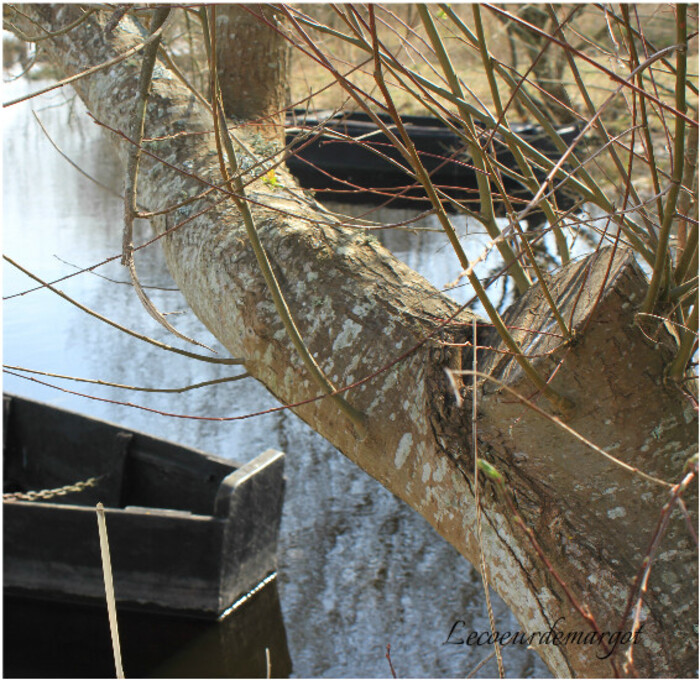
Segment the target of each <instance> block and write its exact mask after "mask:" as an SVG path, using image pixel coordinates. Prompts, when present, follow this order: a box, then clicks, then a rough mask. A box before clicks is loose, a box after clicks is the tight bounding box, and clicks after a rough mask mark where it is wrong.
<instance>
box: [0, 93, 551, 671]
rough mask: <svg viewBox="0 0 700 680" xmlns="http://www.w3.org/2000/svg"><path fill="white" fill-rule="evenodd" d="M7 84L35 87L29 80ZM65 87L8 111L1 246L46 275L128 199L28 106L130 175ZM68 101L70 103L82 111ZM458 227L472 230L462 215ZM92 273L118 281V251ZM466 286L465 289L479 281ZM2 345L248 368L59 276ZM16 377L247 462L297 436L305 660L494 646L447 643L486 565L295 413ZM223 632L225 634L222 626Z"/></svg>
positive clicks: (406, 659) (297, 559)
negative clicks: (203, 356)
mask: <svg viewBox="0 0 700 680" xmlns="http://www.w3.org/2000/svg"><path fill="white" fill-rule="evenodd" d="M36 86H37V84H33V85H32V88H35V87H36ZM12 87H14V88H18V89H20V88H26V85H25V84H23V82H22V81H18V82H17V83H15V84H13V85H12ZM8 90H9V88H8ZM16 94H21V92H15V91H11V92H6V94H5V98H6V99H7V98H10V97H11V96H15V95H16ZM62 101H65V95H64V94H60V93H59V94H55V93H54V94H52V95H47V96H44V97H42V98H39V99H37V100H33V101H31V102H28V103H26V104H21V105H19V106H17V107H13V108H12V109H10V111H9V115H7V116H6V120H5V127H4V145H3V160H4V168H5V172H4V179H3V182H4V186H3V195H4V201H3V224H4V249H5V252H6V253H7V254H8V255H10V256H11V257H14V258H16V259H17V260H18V261H19V262H20V263H22V264H25V265H29V266H30V268H31V269H32V270H34V271H36V272H37V273H38V274H39V275H41V276H42V277H44V278H45V279H51V278H55V277H58V276H62V275H65V274H67V273H70V272H71V271H72V269H71V267H70V266H69V265H66V264H65V263H63V262H61V261H59V260H57V259H56V258H55V257H54V255H58V256H60V257H61V258H62V259H63V260H67V261H69V262H73V263H75V264H77V265H79V266H86V265H91V264H94V263H96V262H99V261H101V260H103V259H105V258H107V257H110V256H112V255H115V254H117V253H118V251H119V248H120V241H121V235H120V229H121V227H120V220H121V210H122V206H121V203H120V201H119V200H117V199H114V198H113V197H111V196H109V195H108V194H106V193H105V192H104V191H102V190H100V189H98V188H97V187H95V185H93V184H92V183H91V182H89V181H88V180H86V179H85V178H83V177H81V176H80V175H79V174H78V173H76V172H75V171H74V170H73V169H72V168H70V167H69V166H68V165H67V164H66V162H65V160H63V159H62V158H61V157H60V156H59V155H58V154H57V153H56V152H55V151H54V150H53V149H52V148H51V146H50V144H49V143H48V142H47V141H46V140H45V138H44V137H43V135H42V133H41V131H40V130H39V129H38V126H37V125H36V124H35V122H34V121H33V119H32V117H31V114H30V111H29V109H30V105H31V106H34V107H35V108H39V109H41V108H43V109H44V110H42V111H41V112H40V115H41V117H42V120H43V121H44V123H45V124H46V126H47V128H48V129H49V131H50V132H51V133H52V135H54V136H55V138H56V140H57V141H58V142H59V143H60V145H61V147H62V148H63V149H64V151H66V152H67V153H68V154H69V155H70V156H71V157H72V158H73V159H75V160H76V161H79V163H80V165H81V166H82V167H83V168H84V169H86V170H87V171H88V172H90V173H91V174H93V175H95V176H96V177H97V178H98V179H100V180H101V181H103V182H107V183H110V184H111V185H112V186H115V187H119V185H120V183H121V180H120V179H119V177H120V173H119V171H118V170H117V169H116V168H117V164H116V161H115V157H114V154H113V153H112V152H111V150H110V147H109V144H108V142H107V140H106V139H105V137H104V136H103V133H102V132H100V131H99V130H97V129H96V128H95V126H94V125H93V124H92V123H91V122H90V121H89V120H87V119H86V118H85V117H84V116H82V115H81V113H80V111H81V110H82V109H81V107H80V105H79V104H78V103H75V104H71V105H64V106H61V107H56V108H48V109H47V108H45V107H46V105H47V104H58V103H61V102H62ZM70 106H73V108H74V112H73V114H72V115H71V114H70V108H69V107H70ZM357 209H358V206H355V207H354V210H357ZM405 215H406V213H404V212H403V211H402V212H401V213H399V214H395V215H381V219H383V220H387V221H392V222H393V221H397V220H398V221H400V220H402V219H405ZM375 217H376V215H375ZM422 226H423V227H429V228H432V226H434V225H432V223H427V224H423V225H422ZM458 229H459V230H460V233H462V234H464V235H465V236H466V231H467V225H466V223H462V224H460V225H458ZM142 237H143V238H145V232H144V233H143V234H142ZM384 237H386V240H387V243H389V244H390V245H391V246H392V247H394V248H395V249H396V251H397V254H398V255H399V256H401V257H403V258H405V259H406V261H407V262H408V264H409V265H410V266H412V267H414V268H415V269H417V270H418V271H420V272H421V273H422V274H423V275H425V276H426V277H427V278H429V279H430V280H432V281H433V282H434V283H435V284H436V285H437V286H443V285H445V284H446V283H448V282H449V281H451V280H453V279H454V278H456V276H457V274H458V273H459V268H458V265H457V264H456V258H455V257H454V255H453V254H452V253H451V252H449V251H448V250H447V248H446V247H445V245H444V239H441V238H439V237H438V236H437V235H435V234H432V233H430V232H419V233H418V235H417V236H414V235H410V234H407V233H401V232H399V233H398V235H389V234H386V235H383V238H384ZM480 238H483V237H481V236H479V235H474V234H471V235H470V239H469V242H470V243H471V244H472V245H473V244H474V243H475V242H476V241H475V239H480ZM392 239H393V241H392ZM479 250H480V247H479ZM486 266H488V263H487V265H486ZM138 268H139V272H140V274H141V277H142V280H143V283H145V284H149V285H158V286H166V287H171V286H172V285H173V284H172V281H171V280H170V277H169V275H168V273H167V270H166V269H165V266H164V262H163V258H162V256H161V255H160V251H159V250H158V249H157V248H150V249H148V250H147V251H146V252H145V253H143V254H141V255H139V259H138ZM98 271H99V273H101V274H104V275H105V276H109V277H111V278H115V279H119V280H125V273H124V271H123V268H121V267H120V266H119V265H118V264H115V263H113V264H110V265H107V266H105V267H101V268H100V269H99V270H98ZM32 285H33V284H32V282H31V281H30V280H29V279H27V277H26V276H24V275H21V274H18V273H17V272H16V271H15V270H13V269H12V268H11V267H7V266H5V268H4V295H8V294H12V293H15V292H18V291H21V290H24V289H26V288H28V287H31V286H32ZM60 287H61V288H62V289H63V290H65V291H66V292H67V293H69V294H70V295H72V296H74V297H76V298H77V299H79V300H80V301H81V302H83V303H84V304H87V305H88V306H90V307H93V308H95V309H96V310H97V311H100V312H101V313H103V314H105V315H107V316H110V317H111V318H114V319H115V320H117V321H119V322H120V323H123V324H125V325H127V326H129V327H131V328H135V329H138V330H140V331H142V332H145V333H147V334H150V335H152V336H153V337H156V338H158V339H160V340H162V341H164V342H167V343H169V344H176V343H177V339H176V338H173V337H172V336H169V335H168V334H167V332H166V331H165V330H164V329H162V328H161V327H160V326H158V325H157V324H156V323H155V322H153V321H152V320H151V319H150V317H148V316H147V314H146V313H145V312H144V311H143V310H142V309H141V306H140V304H139V303H138V302H137V300H136V298H135V296H134V295H133V292H132V291H131V290H130V289H129V288H128V287H127V286H122V285H118V284H115V283H112V282H109V281H106V280H104V279H102V278H98V277H97V276H94V275H91V274H83V275H81V276H78V277H75V278H73V279H70V280H69V281H66V282H65V283H63V284H61V286H60ZM151 293H152V298H153V301H154V303H155V304H156V306H157V307H158V308H159V309H161V310H164V311H183V312H184V313H183V314H178V315H177V316H173V317H169V318H170V320H171V321H172V323H173V324H175V325H176V326H177V328H178V329H180V330H181V331H182V332H184V333H186V334H187V335H190V336H192V337H196V338H197V339H198V340H200V341H202V342H205V343H206V344H211V345H213V346H215V347H216V348H218V349H219V350H220V351H221V352H222V353H224V355H225V350H223V348H221V347H220V345H219V344H218V343H217V342H216V340H215V339H213V338H212V337H211V335H210V334H209V333H208V332H207V331H206V329H205V328H204V327H203V326H202V325H201V324H200V323H199V321H198V320H197V319H196V318H195V317H194V315H193V314H192V313H191V312H189V311H188V310H187V306H186V304H185V302H184V300H183V298H182V296H181V295H180V294H179V293H176V292H175V293H174V292H167V291H155V290H154V291H151ZM456 295H464V298H466V296H467V295H468V292H467V291H466V290H465V291H463V292H461V293H456ZM4 354H5V356H4V360H5V363H9V364H16V365H20V366H25V367H27V368H32V369H37V370H44V371H51V372H54V373H63V374H68V375H78V376H83V377H90V378H100V379H103V380H109V381H113V382H118V383H126V384H135V385H145V386H169V387H173V386H179V385H186V384H189V383H192V382H198V381H203V380H211V379H215V378H219V377H223V376H226V375H231V374H234V373H236V372H237V371H238V369H236V368H235V367H234V368H231V367H221V366H216V365H212V364H204V363H198V362H193V361H189V360H187V359H185V358H183V357H180V356H177V355H174V354H165V353H163V352H160V351H159V350H157V349H156V348H154V347H152V346H150V345H147V344H144V343H142V342H139V341H138V340H135V339H133V338H129V337H127V336H125V335H123V334H122V333H119V332H118V331H116V330H114V329H112V328H109V327H108V326H105V325H104V324H101V323H100V322H98V321H96V320H94V319H91V318H89V317H87V316H85V315H84V314H83V313H82V312H80V311H78V310H77V309H75V308H74V307H71V306H69V305H68V304H67V303H65V302H64V301H62V300H59V299H57V298H56V297H55V296H53V295H52V294H51V293H50V292H48V291H42V292H37V293H32V294H30V295H27V296H24V297H21V298H16V299H13V300H9V301H7V302H6V303H5V305H4ZM42 379H43V378H42ZM48 381H49V382H52V383H58V382H59V381H57V380H55V379H48ZM61 384H62V385H67V386H68V388H69V389H75V390H77V391H81V390H82V391H87V392H89V393H90V394H93V395H98V396H100V397H103V398H105V399H117V400H130V401H133V402H134V403H138V404H142V405H147V406H148V407H149V408H153V409H157V410H164V411H168V412H176V413H189V414H198V415H212V416H229V415H238V414H244V413H249V412H252V411H258V410H262V409H265V408H270V407H272V406H276V405H277V403H276V402H275V400H274V399H273V398H272V397H271V396H270V395H269V394H268V392H267V391H266V390H265V388H264V387H262V386H261V385H259V384H258V383H256V382H254V381H252V380H245V381H243V382H239V383H233V384H224V385H218V386H215V387H211V388H207V389H205V390H196V391H192V392H186V393H184V394H182V395H172V394H170V395H162V394H161V395H143V394H137V393H125V392H123V391H120V390H117V389H114V388H107V387H95V386H89V387H88V388H85V387H84V386H81V385H79V384H75V383H68V384H67V383H61ZM5 389H6V390H7V391H11V392H16V393H18V394H21V395H23V396H27V397H31V398H35V399H40V400H43V401H47V402H50V403H53V404H55V405H60V406H62V407H64V408H70V409H73V410H78V411H81V412H83V413H87V414H90V415H94V416H97V417H101V418H104V419H106V420H111V421H116V422H119V423H121V424H123V425H124V426H126V427H129V428H133V429H138V430H142V431H145V432H148V433H150V434H154V435H157V436H162V437H165V438H167V439H171V440H173V441H178V442H181V443H183V444H185V445H188V446H194V447H197V448H200V449H203V450H206V451H209V452H211V453H214V454H216V455H220V456H223V457H226V458H233V459H237V460H239V461H241V462H245V461H246V460H249V459H251V458H252V457H254V456H255V455H257V454H258V453H259V452H260V451H262V450H264V449H266V448H269V447H273V448H279V449H282V450H284V451H285V452H287V454H288V458H287V467H286V474H287V477H288V484H287V495H286V502H285V506H284V512H283V518H282V528H281V536H280V542H279V556H278V561H279V573H278V587H279V599H280V607H281V611H282V616H283V619H284V624H285V627H286V639H287V645H288V649H289V656H290V657H291V661H292V666H293V672H294V674H295V675H297V676H301V677H386V676H387V675H388V673H389V669H388V665H387V662H386V659H385V650H386V644H387V643H391V646H392V659H393V662H394V665H395V667H396V670H397V672H398V673H399V675H400V676H404V677H405V676H412V677H426V676H427V677H442V676H449V677H456V676H463V675H464V674H466V673H467V672H469V670H470V669H472V668H473V667H474V666H475V665H476V664H477V663H478V662H479V661H480V660H481V659H482V658H484V657H485V656H487V655H488V654H489V653H490V650H489V649H486V648H484V647H480V648H468V649H464V648H462V647H452V646H450V645H444V644H443V643H444V640H445V638H446V636H447V633H448V632H449V628H450V626H451V624H452V622H453V621H454V620H455V619H461V620H464V621H465V622H466V625H467V627H468V628H470V629H473V630H479V631H481V630H487V629H488V618H487V615H486V611H485V608H484V604H483V593H482V586H481V584H480V579H479V576H478V574H477V573H476V572H475V571H474V570H473V569H472V567H471V566H470V565H469V564H468V563H467V562H466V561H465V560H464V559H463V558H462V557H461V556H460V555H459V554H458V553H457V552H456V551H455V550H454V549H453V548H452V547H450V546H449V545H447V544H446V543H445V542H444V541H442V539H440V538H439V537H438V536H437V535H436V534H435V533H434V532H433V530H432V529H431V528H430V527H429V525H428V524H427V523H426V522H425V521H424V520H423V519H422V518H421V517H419V516H418V515H417V514H416V513H414V512H413V511H412V510H410V509H409V508H408V507H406V506H405V505H403V504H402V503H401V502H399V501H398V500H397V499H396V498H395V497H394V496H393V495H392V494H390V493H389V492H388V491H386V490H385V489H384V488H383V487H381V486H380V485H379V484H378V483H377V482H375V481H374V480H373V479H371V478H369V477H368V476H367V475H366V474H365V473H364V472H362V471H361V470H359V469H358V468H356V467H355V466H354V465H352V464H351V463H350V462H349V461H347V460H346V459H345V458H344V457H343V456H342V455H340V454H339V453H338V452H337V451H336V450H335V449H334V448H333V447H331V446H330V445H329V444H328V443H327V442H326V441H325V440H323V439H322V438H321V437H320V436H318V435H317V434H316V433H315V432H313V431H312V430H310V429H309V428H308V427H307V426H306V425H305V424H304V423H302V422H301V421H300V420H298V419H297V418H296V417H295V416H293V415H291V414H289V413H288V412H285V411H282V412H278V413H275V414H271V415H267V416H264V417H259V418H255V419H251V420H245V421H239V422H229V423H214V422H210V421H203V420H182V419H172V418H165V417H163V416H159V415H155V414H153V413H148V412H145V411H140V410H136V409H131V408H127V407H124V406H117V405H114V404H109V403H104V402H96V401H91V400H87V399H84V398H81V397H78V396H73V395H69V394H65V393H61V392H57V391H55V390H52V389H50V388H47V387H43V386H41V385H39V384H36V383H31V382H27V381H25V380H21V379H19V378H15V377H12V376H10V377H6V379H5ZM494 601H495V603H494V609H495V615H496V620H497V622H498V625H499V629H501V630H513V631H514V630H517V629H518V624H517V622H516V621H515V620H514V619H513V617H512V615H511V614H510V612H509V611H508V609H507V608H506V607H505V605H504V604H503V603H502V602H501V601H500V600H499V599H498V598H494ZM27 617H28V618H29V619H30V621H31V620H32V617H33V618H34V622H35V624H38V619H39V614H38V613H35V614H31V613H27ZM58 618H59V619H60V615H58ZM269 625H270V626H274V625H276V624H274V623H270V624H269ZM5 630H6V631H7V630H8V627H7V626H6V627H5ZM220 633H221V635H224V636H226V635H227V633H226V632H225V631H224V630H223V629H222V631H221V632H220ZM216 635H219V633H217V634H216ZM103 643H106V644H107V652H105V654H107V660H108V662H111V653H110V652H109V649H108V644H109V638H108V633H107V632H106V630H105V632H104V639H103ZM154 644H155V646H156V647H157V648H158V649H165V648H167V649H168V650H170V652H171V653H172V651H173V648H175V647H177V648H180V646H181V643H180V642H179V641H178V640H176V639H174V638H173V639H171V640H169V639H168V637H167V635H164V638H162V639H160V640H159V641H158V642H157V643H154ZM209 644H210V643H206V644H204V643H203V646H200V647H197V648H192V649H191V650H190V651H187V652H185V651H184V650H182V651H181V652H180V653H179V654H178V657H177V660H176V661H172V662H171V663H170V665H167V666H164V667H163V668H164V669H170V670H169V671H168V670H163V672H164V673H165V672H172V673H178V672H182V669H183V668H185V667H187V669H188V673H192V674H193V675H195V676H200V677H202V676H205V675H206V674H207V673H208V672H209V671H207V669H206V664H207V663H208V661H207V659H208V651H207V650H208V649H209V647H208V645H209ZM6 649H9V647H8V646H7V645H6ZM256 653H257V652H256ZM183 655H184V656H183ZM38 656H39V655H36V654H35V655H34V657H38ZM256 658H259V654H258V657H256ZM183 659H184V660H183ZM273 662H274V659H273ZM256 663H257V661H256ZM172 664H175V665H172ZM178 664H179V665H178ZM505 665H506V669H507V672H508V675H509V676H515V677H534V676H539V677H542V676H548V675H549V674H548V672H547V670H546V669H545V667H544V666H543V664H542V663H541V662H540V661H539V659H538V658H536V657H535V656H534V655H533V654H532V653H530V652H527V651H523V650H513V649H509V650H506V653H505ZM52 668H53V667H52ZM177 669H180V670H177ZM54 672H55V670H54V671H53V672H52V674H53V673H54ZM128 672H129V670H128V669H127V673H128ZM226 672H227V673H230V672H233V671H230V669H229V670H227V671H226ZM250 673H251V674H253V671H252V670H251V671H250ZM495 673H496V668H495V665H494V663H493V662H489V663H488V664H487V665H486V666H484V668H482V669H481V670H480V671H479V672H478V673H477V677H489V676H493V675H494V674H495ZM132 674H133V671H132Z"/></svg>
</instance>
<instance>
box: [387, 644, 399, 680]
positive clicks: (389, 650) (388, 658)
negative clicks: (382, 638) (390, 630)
mask: <svg viewBox="0 0 700 680" xmlns="http://www.w3.org/2000/svg"><path fill="white" fill-rule="evenodd" d="M385 656H386V660H387V661H388V662H389V670H390V671H391V677H392V678H397V677H398V676H397V675H396V671H395V670H394V664H393V663H391V644H389V643H387V645H386V654H385Z"/></svg>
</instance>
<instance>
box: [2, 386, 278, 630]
mask: <svg viewBox="0 0 700 680" xmlns="http://www.w3.org/2000/svg"><path fill="white" fill-rule="evenodd" d="M3 406H4V408H3V421H4V432H3V449H4V492H5V493H4V497H3V499H4V503H3V510H4V513H3V542H4V592H5V593H6V594H12V595H20V596H36V597H42V598H52V599H53V598H57V599H69V600H72V601H75V602H83V601H89V600H94V599H98V600H102V601H104V597H105V595H104V582H103V576H102V566H101V565H102V563H101V560H100V550H99V537H98V532H97V520H96V513H95V505H96V504H97V503H98V502H102V503H103V504H104V506H105V512H106V521H107V529H108V533H109V542H110V553H111V561H112V569H113V575H114V588H115V595H116V599H117V604H118V606H119V605H125V606H129V607H134V608H138V609H147V610H154V611H156V610H167V611H173V612H179V613H185V614H189V615H197V616H204V617H209V618H215V617H218V616H220V615H221V614H222V613H224V612H225V611H226V610H228V609H229V608H230V607H231V606H232V605H233V604H234V603H235V602H236V601H238V600H240V599H241V598H242V597H244V596H245V595H246V594H247V593H250V592H251V591H253V590H254V589H255V588H256V587H258V586H259V585H260V584H261V583H262V582H266V581H267V580H269V579H271V578H272V577H273V574H274V573H275V570H276V545H277V536H278V530H279V523H280V517H281V509H282V499H283V493H284V476H283V467H284V454H282V453H280V452H279V451H273V450H268V451H265V452H264V453H262V454H260V455H259V456H258V457H257V458H255V459H254V460H252V461H251V462H249V463H246V464H245V465H237V464H235V463H232V462H231V461H229V460H224V459H221V458H217V457H214V456H210V455H207V454H204V453H201V452H199V451H195V450H193V449H189V448H185V447H183V446H178V445H175V444H171V443H168V442H166V441H163V440H161V439H156V438H154V437H150V436H148V435H145V434H141V433H138V432H133V431H131V430H127V429H125V428H122V427H119V426H117V425H112V424H109V423H105V422H103V421H100V420H95V419H93V418H88V417H85V416H82V415H79V414H76V413H71V412H69V411H64V410H61V409H57V408H53V407H51V406H48V405H46V404H41V403H38V402H34V401H30V400H27V399H23V398H20V397H17V396H10V395H5V396H4V404H3ZM88 479H94V480H96V481H95V482H94V485H93V486H86V487H85V488H82V490H80V491H73V492H69V493H67V494H66V495H57V494H55V493H54V494H49V496H50V497H39V498H37V499H36V500H28V498H31V497H32V496H31V494H28V493H27V492H29V491H38V490H51V489H57V488H64V487H71V486H74V487H75V486H76V485H75V483H76V482H79V481H85V480H88ZM80 486H81V485H78V487H80Z"/></svg>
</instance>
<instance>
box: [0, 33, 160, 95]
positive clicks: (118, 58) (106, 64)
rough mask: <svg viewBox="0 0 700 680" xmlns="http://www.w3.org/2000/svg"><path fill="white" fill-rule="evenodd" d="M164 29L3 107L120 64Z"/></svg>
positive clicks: (149, 42) (155, 38) (157, 38)
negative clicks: (98, 62) (104, 59)
mask: <svg viewBox="0 0 700 680" xmlns="http://www.w3.org/2000/svg"><path fill="white" fill-rule="evenodd" d="M162 30H163V29H162V27H161V28H160V29H159V30H158V31H156V32H155V33H154V34H153V35H151V36H150V37H149V38H148V39H147V40H144V41H143V42H142V43H139V44H138V45H135V46H134V47H131V48H130V49H128V50H127V51H126V52H122V53H121V54H120V55H118V56H116V57H114V59H109V60H108V61H104V62H102V63H101V64H97V66H92V67H90V68H88V69H85V71H81V72H80V73H76V75H74V76H71V77H70V78H64V79H63V80H59V81H58V82H57V83H54V84H53V85H49V86H48V87H44V88H42V89H41V90H37V91H36V92H32V93H31V94H27V95H24V96H23V97H18V98H17V99H12V100H11V101H9V102H4V103H3V105H2V106H3V108H5V107H7V106H14V105H15V104H19V103H20V102H24V101H27V99H32V98H34V97H38V96H39V95H40V94H46V93H47V92H51V90H56V89H58V88H59V87H63V86H64V85H69V84H70V83H73V82H75V81H76V80H80V78H85V76H90V75H92V74H93V73H97V72H98V71H101V70H102V69H105V68H109V67H110V66H114V65H115V64H118V63H119V62H120V61H124V60H125V59H128V58H129V57H130V56H131V55H132V54H136V53H137V52H138V51H139V50H142V49H143V48H144V47H147V46H148V45H150V44H151V43H152V42H153V41H154V40H159V39H160V36H161V31H162Z"/></svg>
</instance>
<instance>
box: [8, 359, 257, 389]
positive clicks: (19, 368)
mask: <svg viewBox="0 0 700 680" xmlns="http://www.w3.org/2000/svg"><path fill="white" fill-rule="evenodd" d="M2 368H3V370H4V371H21V372H23V373H32V374H33V375H43V376H46V377H47V378H58V379H59V380H73V381H75V382H83V383H90V384H91V385H102V386H104V387H117V388H119V389H120V390H133V391H134V392H157V393H166V394H182V393H183V392H188V391H189V390H196V389H199V388H200V387H209V386H210V385H218V384H220V383H226V382H235V381H237V380H243V378H249V377H250V373H241V374H240V375H234V376H229V377H228V378H218V379H216V380H206V381H204V382H199V383H194V384H192V385H185V386H184V387H136V386H134V385H122V384H120V383H113V382H107V381H106V380H94V379H92V378H76V377H75V376H72V375H60V374H58V373H47V372H45V371H35V370H32V369H30V368H23V367H22V366H10V365H8V364H3V366H2Z"/></svg>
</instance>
